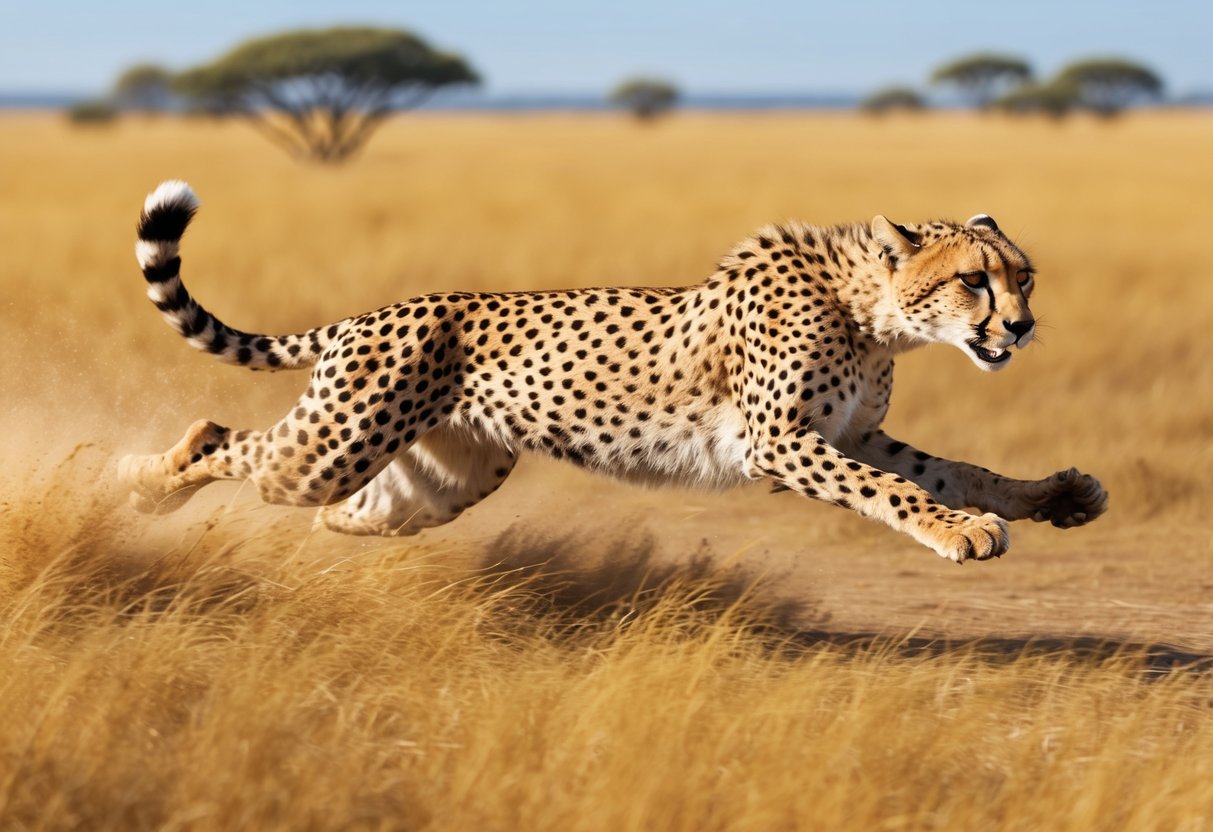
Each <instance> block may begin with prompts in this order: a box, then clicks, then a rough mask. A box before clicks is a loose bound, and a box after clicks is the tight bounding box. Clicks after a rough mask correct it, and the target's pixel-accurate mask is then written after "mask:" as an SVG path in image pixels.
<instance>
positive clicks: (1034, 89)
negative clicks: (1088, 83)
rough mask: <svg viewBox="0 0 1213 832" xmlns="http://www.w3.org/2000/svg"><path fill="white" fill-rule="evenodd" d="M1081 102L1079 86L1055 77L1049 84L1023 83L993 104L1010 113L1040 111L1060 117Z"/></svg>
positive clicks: (1043, 113)
mask: <svg viewBox="0 0 1213 832" xmlns="http://www.w3.org/2000/svg"><path fill="white" fill-rule="evenodd" d="M1081 103H1082V101H1081V98H1080V96H1079V93H1078V89H1077V87H1075V86H1074V85H1073V84H1070V83H1067V82H1064V81H1059V80H1056V79H1054V80H1052V81H1050V82H1048V83H1047V84H1022V85H1020V86H1018V87H1016V88H1015V89H1013V90H1011V91H1010V92H1008V93H1006V94H1005V95H1002V96H1000V97H999V98H997V99H995V101H994V102H993V106H994V107H995V108H997V109H999V110H1004V111H1006V112H1008V113H1040V114H1042V115H1048V116H1053V117H1054V118H1060V117H1061V116H1064V115H1066V114H1067V113H1069V112H1071V111H1073V110H1075V109H1077V108H1078V107H1079V106H1080V105H1081Z"/></svg>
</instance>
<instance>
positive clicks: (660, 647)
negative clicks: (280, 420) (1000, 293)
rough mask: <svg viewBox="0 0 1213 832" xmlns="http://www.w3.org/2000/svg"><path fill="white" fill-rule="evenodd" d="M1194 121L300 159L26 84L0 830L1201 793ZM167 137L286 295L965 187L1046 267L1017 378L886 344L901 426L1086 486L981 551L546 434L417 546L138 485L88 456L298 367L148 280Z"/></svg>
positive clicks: (702, 270) (903, 814)
mask: <svg viewBox="0 0 1213 832" xmlns="http://www.w3.org/2000/svg"><path fill="white" fill-rule="evenodd" d="M1211 139H1213V120H1211V119H1209V118H1207V117H1204V116H1195V115H1188V114H1174V115H1155V116H1149V117H1133V118H1127V119H1125V120H1123V121H1122V122H1121V123H1118V124H1113V125H1107V124H1097V123H1089V122H1083V121H1076V122H1073V123H1070V124H1066V125H1063V126H1061V127H1057V126H1054V125H1049V124H1040V123H1032V122H1013V121H1004V120H1001V119H995V118H990V119H978V118H971V117H967V116H960V115H939V116H931V117H925V118H914V119H904V120H887V121H868V120H860V119H856V118H852V117H847V116H812V117H807V116H782V115H781V116H769V117H768V116H762V117H757V116H749V117H740V116H739V117H726V116H701V115H686V116H680V117H679V118H677V119H672V120H670V121H669V122H668V123H666V124H663V125H660V126H659V127H658V128H657V129H651V130H646V129H637V128H636V127H635V126H634V125H632V124H629V123H626V122H624V121H622V120H616V119H613V118H598V117H561V116H544V117H530V116H518V117H480V116H477V117H460V116H444V117H417V118H410V119H408V120H401V121H400V122H399V123H398V124H393V125H391V126H390V127H389V128H388V129H387V130H385V131H384V133H383V135H381V136H380V137H378V138H377V139H376V141H375V142H373V143H372V145H371V147H370V149H369V152H368V153H367V155H366V156H365V157H364V158H363V159H361V160H359V161H358V162H356V163H355V164H353V165H351V166H349V167H347V168H343V169H338V170H327V169H317V168H306V167H298V166H296V165H294V164H293V163H291V162H289V161H288V160H286V159H285V158H280V157H279V155H278V154H277V153H276V151H275V150H274V149H273V148H271V147H269V146H268V145H264V144H263V143H262V140H261V139H259V138H258V137H257V136H255V135H254V134H252V133H251V132H245V131H244V130H242V129H241V128H239V127H236V126H231V127H227V126H224V127H219V126H215V125H209V124H194V125H183V124H179V123H176V122H156V121H148V122H139V121H129V122H126V123H123V124H120V125H119V126H117V127H115V128H114V129H112V130H101V131H86V132H76V131H72V130H69V129H67V128H66V127H65V126H63V125H61V124H60V123H59V122H58V121H56V120H52V119H49V118H45V117H38V116H7V117H5V118H4V119H3V120H2V121H0V155H2V156H3V158H4V159H5V160H6V161H5V169H4V172H3V174H2V177H3V178H2V179H0V229H3V234H4V238H5V239H4V249H3V254H2V255H0V288H2V289H3V292H4V300H3V303H0V332H2V333H3V335H4V370H5V372H4V374H3V377H2V378H0V398H2V400H3V401H4V402H5V405H6V409H5V415H4V424H3V429H4V431H5V434H6V436H7V437H8V439H7V441H6V443H5V444H4V446H3V447H2V449H0V462H2V463H3V464H4V465H5V466H6V467H5V470H6V472H7V474H6V477H5V479H4V482H3V486H2V493H0V500H2V501H3V506H2V507H0V512H2V513H0V668H3V671H2V672H0V715H2V716H3V720H2V721H0V827H2V828H18V829H26V828H29V829H61V828H172V829H178V828H180V829H235V828H334V827H353V828H432V829H548V828H550V829H562V830H563V829H694V830H699V829H751V828H752V829H767V828H823V829H881V828H884V829H898V828H911V829H918V828H938V829H994V828H998V829H1024V830H1034V829H1042V828H1049V829H1082V830H1088V829H1095V828H1132V829H1144V828H1156V829H1180V830H1199V829H1208V828H1211V827H1213V820H1211V818H1213V715H1211V713H1210V708H1211V707H1213V680H1211V676H1210V674H1209V673H1208V672H1196V671H1183V672H1177V671H1172V672H1162V671H1163V670H1164V669H1166V668H1167V667H1169V665H1170V664H1171V663H1173V662H1176V661H1181V662H1182V661H1188V660H1191V659H1199V658H1200V656H1201V655H1206V654H1208V653H1209V652H1213V604H1211V603H1210V597H1211V593H1213V579H1211V578H1210V572H1209V563H1210V559H1211V558H1213V542H1211V541H1210V535H1209V534H1208V531H1207V528H1206V527H1205V525H1204V523H1205V521H1206V517H1205V515H1206V514H1207V509H1208V506H1209V503H1210V497H1211V496H1213V486H1211V485H1210V484H1209V481H1208V477H1207V475H1206V473H1205V472H1206V471H1208V470H1209V469H1210V466H1211V465H1213V442H1211V441H1210V440H1211V439H1213V415H1211V414H1213V369H1211V368H1213V363H1210V362H1209V361H1208V360H1207V358H1206V357H1205V356H1204V349H1203V348H1204V343H1205V341H1206V340H1207V338H1206V333H1207V332H1209V331H1210V329H1213V281H1210V280H1209V277H1210V275H1209V271H1210V270H1209V268H1208V267H1207V266H1206V265H1205V263H1206V262H1207V260H1208V257H1207V252H1206V249H1207V243H1206V241H1205V237H1206V235H1205V234H1204V233H1203V229H1202V225H1203V223H1202V217H1201V214H1200V208H1201V207H1202V206H1203V203H1204V201H1205V195H1206V194H1208V193H1209V192H1210V191H1211V190H1213V168H1210V166H1209V165H1208V163H1207V148H1208V146H1209V145H1210V140H1211ZM168 177H182V178H186V179H189V180H190V181H191V182H192V184H194V186H195V187H196V188H197V190H198V192H199V193H200V195H201V197H202V199H203V202H204V207H203V212H202V213H201V214H200V216H199V219H198V222H197V225H196V226H195V227H194V228H193V229H191V231H190V235H189V236H188V238H187V241H186V243H185V250H184V257H185V263H186V266H185V274H186V279H187V281H188V282H189V283H190V286H191V288H192V289H193V290H194V291H195V293H196V294H197V295H198V296H199V298H200V299H201V300H202V301H203V302H204V303H206V304H207V305H208V306H210V307H211V308H212V309H214V310H215V311H216V312H217V313H218V314H219V315H220V316H222V317H223V318H225V319H227V320H228V321H229V322H231V323H233V324H235V325H238V326H243V327H245V328H248V329H252V330H261V331H268V332H279V331H288V330H289V331H295V330H299V329H303V328H305V327H308V326H311V325H314V324H316V323H318V322H323V321H327V320H332V319H336V318H338V317H341V316H344V315H347V314H350V313H353V312H358V311H363V310H365V309H368V308H372V307H375V306H378V305H381V304H384V303H388V302H392V301H395V300H398V299H400V298H403V297H407V296H409V295H411V294H415V293H419V292H422V291H426V290H430V289H438V288H471V289H482V288H483V289H487V288H527V287H535V288H540V287H553V286H564V285H592V284H612V283H637V284H642V283H657V284H670V283H689V282H693V281H696V280H698V279H700V278H701V277H702V276H704V275H705V274H706V273H707V272H708V271H709V270H710V268H711V266H712V264H713V262H714V260H715V258H716V257H717V256H718V255H719V254H720V253H721V252H722V251H724V250H725V249H726V248H727V247H728V246H729V245H730V244H731V243H732V242H733V241H734V240H736V239H737V238H739V237H741V236H743V235H744V234H746V233H748V232H749V231H750V230H751V229H752V228H753V227H755V226H757V225H760V224H762V223H764V222H767V221H771V220H776V219H782V218H785V217H796V218H801V219H805V220H809V221H818V222H836V221H844V220H850V219H866V218H868V217H870V216H871V215H872V214H875V213H877V212H882V213H886V214H889V215H890V216H892V217H894V218H906V219H921V218H927V217H931V216H938V215H944V216H959V217H964V216H968V215H969V214H972V213H976V212H978V211H987V212H989V213H991V214H993V215H994V216H995V217H997V218H998V219H999V221H1000V222H1001V223H1002V224H1003V226H1004V227H1005V228H1006V229H1007V230H1008V231H1009V232H1010V233H1011V234H1012V235H1013V236H1014V237H1015V238H1017V239H1019V240H1020V241H1021V242H1022V243H1023V244H1024V245H1025V247H1027V248H1028V250H1029V251H1030V252H1031V253H1032V254H1033V257H1034V259H1035V260H1036V261H1037V262H1038V264H1039V265H1040V266H1041V274H1040V288H1039V291H1038V294H1037V296H1036V298H1035V300H1034V306H1035V308H1036V311H1037V312H1038V314H1039V315H1040V316H1041V317H1042V318H1043V320H1044V323H1045V324H1046V325H1047V328H1045V329H1044V331H1043V333H1042V334H1043V340H1044V342H1045V343H1044V344H1042V345H1040V346H1034V347H1033V348H1032V349H1031V350H1029V351H1028V352H1026V353H1024V354H1023V355H1021V356H1019V357H1017V358H1016V359H1015V362H1014V364H1013V365H1012V366H1011V367H1010V368H1009V369H1008V370H1007V371H1006V372H1005V373H1001V374H999V375H997V376H981V375H978V374H977V373H976V371H975V370H973V369H972V368H971V367H970V366H968V362H967V360H966V359H965V358H964V357H963V356H961V355H959V354H953V352H949V351H948V350H946V349H944V348H933V349H930V350H927V351H924V352H923V353H921V354H915V355H913V356H909V357H907V358H906V359H905V360H903V361H901V362H899V367H898V383H897V394H896V396H895V400H894V408H893V413H892V414H891V417H890V430H891V432H893V433H894V434H895V435H899V436H904V437H905V438H906V439H908V440H911V441H913V442H914V443H915V444H918V445H921V446H923V447H926V448H928V449H932V450H935V451H937V452H939V453H943V454H947V455H951V456H956V457H962V458H967V459H972V460H973V461H977V462H980V463H982V464H985V465H988V466H990V467H992V468H996V469H1000V470H1003V471H1005V472H1007V473H1009V474H1012V475H1019V476H1030V475H1043V474H1045V473H1048V472H1051V471H1053V470H1055V469H1057V468H1061V467H1065V466H1068V465H1071V464H1076V465H1078V466H1079V467H1082V468H1084V469H1086V470H1089V471H1091V472H1092V473H1095V474H1096V475H1098V476H1100V477H1101V478H1102V479H1103V480H1104V483H1105V485H1107V486H1108V487H1109V490H1110V491H1111V493H1112V507H1111V510H1110V512H1109V514H1108V515H1107V516H1106V517H1104V518H1101V519H1100V520H1099V521H1098V522H1097V523H1096V524H1095V525H1093V526H1092V527H1090V528H1088V529H1081V530H1076V531H1070V532H1059V531H1057V530H1053V529H1047V528H1046V529H1042V528H1036V527H1025V526H1024V525H1023V524H1016V526H1015V527H1014V528H1013V530H1012V534H1013V541H1014V542H1013V547H1012V551H1011V553H1010V555H1009V556H1008V557H1007V558H1004V559H1003V560H1002V561H1001V562H999V563H997V564H988V565H984V564H983V565H979V566H970V567H966V568H965V569H961V570H958V569H955V567H952V566H950V565H949V564H945V563H943V562H941V561H939V560H938V559H936V558H935V556H934V555H932V554H931V553H929V552H927V551H925V550H922V549H920V548H918V547H916V546H914V544H913V543H911V542H908V541H906V540H905V539H903V538H901V537H899V536H897V535H894V534H892V533H890V532H888V531H886V530H884V529H883V528H880V527H877V526H875V525H872V524H867V523H864V522H862V521H860V520H859V519H857V518H855V517H853V516H851V515H849V514H847V513H845V512H841V511H838V510H836V509H830V508H828V507H823V506H816V505H810V504H807V503H805V502H804V501H799V500H796V499H795V498H792V497H790V496H789V495H777V496H771V495H768V494H766V493H765V491H764V490H763V489H760V488H757V487H755V488H753V489H743V490H741V491H739V492H733V493H730V494H726V495H703V494H696V493H693V492H684V491H677V490H672V491H666V492H641V491H637V490H634V489H630V488H627V487H624V486H619V485H615V484H612V483H607V482H604V481H602V480H597V479H593V478H590V477H587V476H585V475H582V474H580V473H578V472H576V471H573V470H571V469H568V468H564V467H560V466H555V465H549V464H540V463H532V464H529V465H525V466H521V469H520V471H519V472H518V473H517V474H515V475H514V477H512V478H511V481H510V482H509V483H507V485H506V487H505V488H503V489H502V491H501V492H500V493H499V494H498V495H496V496H494V498H493V499H492V500H490V501H488V502H486V503H485V505H483V506H480V507H477V508H476V509H473V510H472V511H470V512H469V513H468V515H467V516H466V517H465V518H461V519H460V520H459V521H458V522H457V523H456V524H453V525H452V526H451V527H449V528H447V529H442V530H435V531H434V532H433V533H429V534H427V535H426V536H425V537H422V538H419V539H418V540H417V541H415V542H412V543H404V544H399V543H391V544H389V543H375V542H372V543H367V542H365V541H360V540H347V539H341V538H337V537H335V536H332V535H328V534H327V533H315V534H313V533H311V532H310V531H309V530H308V524H309V519H310V518H308V517H307V516H306V514H307V513H306V512H299V511H292V510H289V509H278V508H263V507H260V506H258V505H257V504H256V503H255V501H254V500H252V499H251V498H250V497H249V496H248V495H247V494H244V493H242V492H240V491H239V490H238V489H237V487H236V486H234V485H233V486H230V487H229V486H214V487H212V488H211V489H208V491H207V493H206V494H204V495H203V496H202V497H200V498H199V499H198V500H197V501H196V504H192V505H191V506H190V507H189V508H188V509H186V510H185V511H183V512H182V514H181V515H179V516H176V517H174V518H171V519H167V520H161V521H155V522H150V523H149V522H148V521H146V520H144V519H143V518H138V517H134V516H132V515H130V514H129V513H128V512H127V511H126V510H124V509H123V508H121V500H120V497H121V495H116V494H114V493H112V491H111V490H110V486H109V480H108V475H107V472H106V468H105V466H106V464H107V461H108V458H109V455H110V453H112V452H114V451H118V450H126V449H139V450H145V451H146V450H152V449H161V448H162V447H166V446H167V445H168V444H170V443H171V442H173V441H175V439H176V438H177V437H178V435H179V434H180V432H181V430H183V429H184V427H185V426H186V425H187V424H188V423H189V422H190V421H192V420H193V419H194V418H198V417H202V416H205V417H209V418H214V419H216V420H218V421H220V422H222V423H225V424H230V425H235V426H240V427H245V426H247V427H256V426H260V425H262V424H264V423H266V422H268V421H270V420H272V419H273V418H275V417H276V416H277V415H278V414H280V413H281V412H282V411H283V410H284V409H285V408H286V407H287V406H288V405H289V403H290V402H291V401H292V399H293V396H294V395H295V394H296V393H297V392H298V390H299V388H300V386H301V384H302V381H303V378H302V376H299V375H297V374H280V375H277V376H267V375H256V376H253V375H250V374H247V373H243V372H241V371H239V370H236V369H233V368H228V367H221V366H217V365H213V364H211V363H209V362H208V360H207V359H206V357H205V356H201V355H198V354H196V353H193V352H192V351H191V350H189V349H188V347H186V346H185V345H184V344H183V343H182V342H181V341H180V339H178V338H177V336H175V335H173V334H172V333H171V332H169V331H168V330H167V329H166V328H165V327H164V325H163V324H162V323H161V322H160V321H159V320H158V316H157V315H156V314H155V313H154V310H152V309H151V307H150V305H149V304H148V303H147V302H146V300H144V299H143V298H142V290H141V287H140V282H141V281H140V278H139V275H138V272H137V270H136V268H135V265H134V260H133V256H132V254H131V247H132V236H133V231H132V226H133V221H134V214H135V212H136V211H137V208H138V205H139V202H140V200H141V198H142V195H143V194H144V193H145V192H146V191H147V190H148V189H150V188H151V187H152V186H153V185H154V184H155V183H156V182H157V181H159V180H160V179H163V178H168ZM81 443H94V446H92V447H83V448H80V449H78V450H77V451H76V453H75V454H74V456H72V457H71V458H70V459H67V457H68V455H69V453H71V451H72V449H73V448H75V447H76V446H77V445H80V444H81ZM65 459H66V460H67V461H64V460H65ZM506 530H508V531H507V533H505V534H502V532H503V531H506ZM680 564H681V566H680ZM880 635H883V638H881V637H876V636H880ZM940 636H951V637H953V638H954V639H955V641H954V642H953V643H952V644H951V645H943V644H941V643H940V642H939V641H938V640H937V639H938V637H940ZM1032 638H1036V639H1037V641H1036V642H1035V643H1036V644H1037V645H1038V646H1037V647H1036V648H1032V647H1031V644H1032V643H1033V642H1032V641H1031V639H1032ZM1105 640H1106V641H1107V642H1108V643H1107V644H1104V641H1105ZM1162 643H1168V644H1174V645H1177V647H1173V648H1164V647H1161V646H1158V645H1160V644H1162ZM1025 645H1027V647H1026V648H1025ZM1117 645H1120V646H1119V647H1117Z"/></svg>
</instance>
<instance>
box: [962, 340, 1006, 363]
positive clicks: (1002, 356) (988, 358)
mask: <svg viewBox="0 0 1213 832" xmlns="http://www.w3.org/2000/svg"><path fill="white" fill-rule="evenodd" d="M969 348H970V349H972V350H973V354H974V355H976V356H977V357H978V358H980V359H981V360H982V361H984V362H986V363H987V364H1001V363H1002V362H1004V361H1006V360H1008V359H1010V357H1011V351H1010V350H988V349H986V348H985V347H983V346H980V345H978V344H975V343H973V342H972V341H970V342H969Z"/></svg>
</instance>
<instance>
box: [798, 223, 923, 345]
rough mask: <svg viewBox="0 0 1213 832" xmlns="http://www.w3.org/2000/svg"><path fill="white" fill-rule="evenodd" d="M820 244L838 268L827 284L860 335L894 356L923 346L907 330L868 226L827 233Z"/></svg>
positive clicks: (856, 226) (838, 229)
mask: <svg viewBox="0 0 1213 832" xmlns="http://www.w3.org/2000/svg"><path fill="white" fill-rule="evenodd" d="M822 244H823V245H824V246H825V247H826V251H827V254H826V256H827V258H828V259H829V260H830V262H831V264H833V265H836V266H838V267H839V272H838V274H837V275H836V277H835V279H834V280H832V281H830V282H831V286H832V288H833V289H834V295H835V297H836V298H837V299H838V302H839V304H840V305H841V306H842V307H843V308H844V310H845V311H846V313H847V315H848V316H849V317H850V319H851V321H852V323H853V324H854V325H855V327H856V329H858V330H859V332H860V333H862V334H863V335H866V336H867V337H868V338H870V339H871V340H873V341H875V342H876V343H877V344H880V345H881V346H883V347H885V348H886V349H888V350H890V351H891V352H893V353H899V352H905V351H906V350H910V349H913V348H915V347H918V346H922V345H923V344H924V343H926V342H925V341H924V340H923V339H922V338H921V337H919V336H918V335H917V334H916V333H915V332H914V331H913V330H912V329H911V328H910V327H909V326H907V324H906V321H905V317H904V315H903V314H902V311H901V307H900V306H899V305H898V303H897V295H896V293H895V292H894V289H893V278H892V272H890V270H889V267H888V265H887V263H886V262H885V260H884V257H883V253H882V251H881V249H880V246H879V245H878V244H877V243H876V242H875V241H874V240H873V239H872V233H871V230H870V229H869V227H868V226H867V225H848V226H839V227H836V228H832V229H829V230H828V232H827V233H824V234H823V235H822Z"/></svg>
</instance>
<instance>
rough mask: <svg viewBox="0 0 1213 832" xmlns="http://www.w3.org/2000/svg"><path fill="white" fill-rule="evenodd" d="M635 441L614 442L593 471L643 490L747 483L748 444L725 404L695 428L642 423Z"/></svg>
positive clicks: (732, 409) (736, 413) (738, 419)
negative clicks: (664, 486) (674, 486)
mask: <svg viewBox="0 0 1213 832" xmlns="http://www.w3.org/2000/svg"><path fill="white" fill-rule="evenodd" d="M642 431H643V432H642V434H641V436H640V437H639V438H635V439H633V438H628V439H627V440H625V441H623V442H619V443H616V444H615V445H614V446H613V447H612V448H611V449H610V452H609V454H608V455H606V456H605V457H603V458H602V459H601V460H600V463H601V464H600V465H598V466H595V467H596V468H597V469H598V470H600V471H601V472H602V473H604V474H608V475H609V476H613V477H618V478H619V479H624V480H627V481H629V482H635V483H640V484H643V485H653V486H658V485H678V486H684V487H689V488H713V489H716V488H731V487H733V486H735V485H740V484H741V483H743V482H746V481H747V477H746V476H745V457H746V449H747V447H748V443H747V442H746V439H745V422H744V421H743V420H742V417H741V413H740V411H738V410H737V409H736V408H735V407H733V406H731V405H721V406H718V407H716V408H713V409H712V410H710V411H708V412H706V413H705V414H704V416H703V418H702V419H700V421H699V422H698V423H696V424H691V423H689V422H684V421H680V422H679V423H675V424H671V425H668V426H662V425H658V424H651V423H650V424H646V425H644V426H643V428H642Z"/></svg>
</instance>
